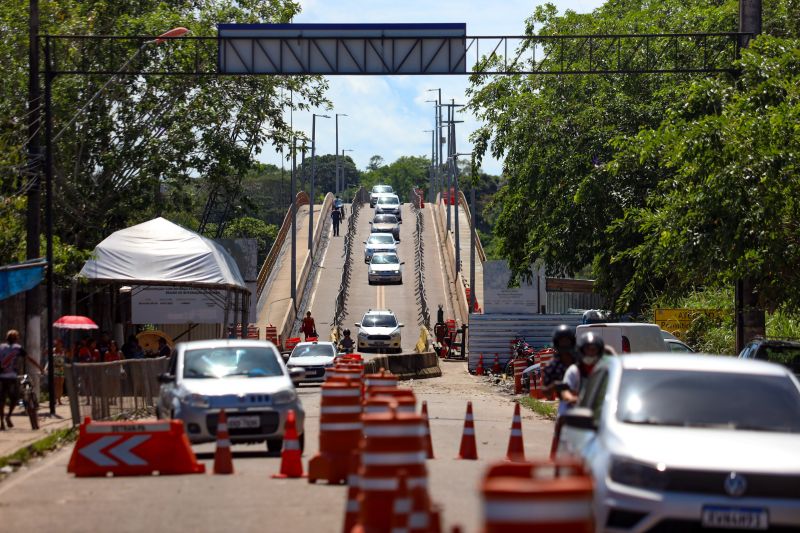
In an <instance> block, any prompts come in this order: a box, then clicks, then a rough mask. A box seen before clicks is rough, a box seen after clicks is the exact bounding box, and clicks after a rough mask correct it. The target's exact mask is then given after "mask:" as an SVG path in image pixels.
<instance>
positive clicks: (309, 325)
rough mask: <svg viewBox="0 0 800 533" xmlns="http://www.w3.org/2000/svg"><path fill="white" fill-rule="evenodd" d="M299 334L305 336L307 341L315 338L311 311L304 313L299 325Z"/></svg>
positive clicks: (315, 331) (314, 325) (315, 330)
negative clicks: (304, 315)
mask: <svg viewBox="0 0 800 533" xmlns="http://www.w3.org/2000/svg"><path fill="white" fill-rule="evenodd" d="M300 332H301V333H303V335H305V340H308V338H309V337H316V336H317V325H316V324H315V323H314V319H313V318H312V317H311V311H308V312H306V317H305V318H304V319H303V323H302V324H301V325H300Z"/></svg>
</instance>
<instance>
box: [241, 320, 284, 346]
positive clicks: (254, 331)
mask: <svg viewBox="0 0 800 533" xmlns="http://www.w3.org/2000/svg"><path fill="white" fill-rule="evenodd" d="M247 338H248V339H252V340H258V339H260V338H261V331H260V330H259V328H258V326H256V325H255V324H250V325H249V326H247ZM268 340H269V339H268ZM272 342H273V343H274V344H275V345H277V344H278V338H277V337H275V340H274V341H272Z"/></svg>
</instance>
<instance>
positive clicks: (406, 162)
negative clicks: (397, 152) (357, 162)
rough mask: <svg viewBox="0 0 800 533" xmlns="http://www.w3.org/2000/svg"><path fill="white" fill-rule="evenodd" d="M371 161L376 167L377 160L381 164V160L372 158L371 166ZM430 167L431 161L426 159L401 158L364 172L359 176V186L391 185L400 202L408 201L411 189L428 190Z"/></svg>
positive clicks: (416, 157) (417, 157)
mask: <svg viewBox="0 0 800 533" xmlns="http://www.w3.org/2000/svg"><path fill="white" fill-rule="evenodd" d="M376 158H377V159H376ZM373 160H374V162H375V164H376V165H377V164H378V160H380V162H382V161H383V158H381V157H380V156H373V157H372V158H371V159H370V162H371V163H370V164H371V165H372V163H373ZM430 165H431V160H430V158H427V157H423V156H402V157H399V158H397V160H396V161H394V162H392V163H390V164H388V165H382V166H376V167H375V168H373V169H371V170H367V172H364V173H363V174H362V175H361V185H362V186H364V187H366V188H368V189H371V188H372V187H373V186H374V185H378V184H382V185H391V186H392V188H393V189H394V190H395V192H397V194H398V195H399V196H400V199H401V200H403V199H405V200H408V196H409V194H410V191H411V189H412V188H413V187H420V188H422V189H424V190H427V189H428V182H429V172H430ZM368 168H369V167H368Z"/></svg>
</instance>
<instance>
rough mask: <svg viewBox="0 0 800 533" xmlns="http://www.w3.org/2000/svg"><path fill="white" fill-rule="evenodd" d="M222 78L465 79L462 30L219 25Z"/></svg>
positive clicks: (460, 27) (402, 26)
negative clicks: (396, 76) (391, 76)
mask: <svg viewBox="0 0 800 533" xmlns="http://www.w3.org/2000/svg"><path fill="white" fill-rule="evenodd" d="M217 29H218V39H219V57H218V71H219V73H221V74H351V75H353V74H355V75H359V74H362V75H381V74H384V75H385V74H405V75H413V74H465V73H466V72H467V67H466V65H467V61H466V59H467V58H466V56H467V25H466V24H461V23H458V24H219V25H218V26H217Z"/></svg>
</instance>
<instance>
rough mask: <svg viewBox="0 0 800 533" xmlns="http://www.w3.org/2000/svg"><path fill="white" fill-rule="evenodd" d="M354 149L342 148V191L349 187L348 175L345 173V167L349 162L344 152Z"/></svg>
mask: <svg viewBox="0 0 800 533" xmlns="http://www.w3.org/2000/svg"><path fill="white" fill-rule="evenodd" d="M352 151H353V150H350V149H347V148H342V189H341V192H344V191H345V190H346V189H347V183H346V175H345V167H346V166H347V163H346V162H345V160H344V154H345V152H352Z"/></svg>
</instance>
